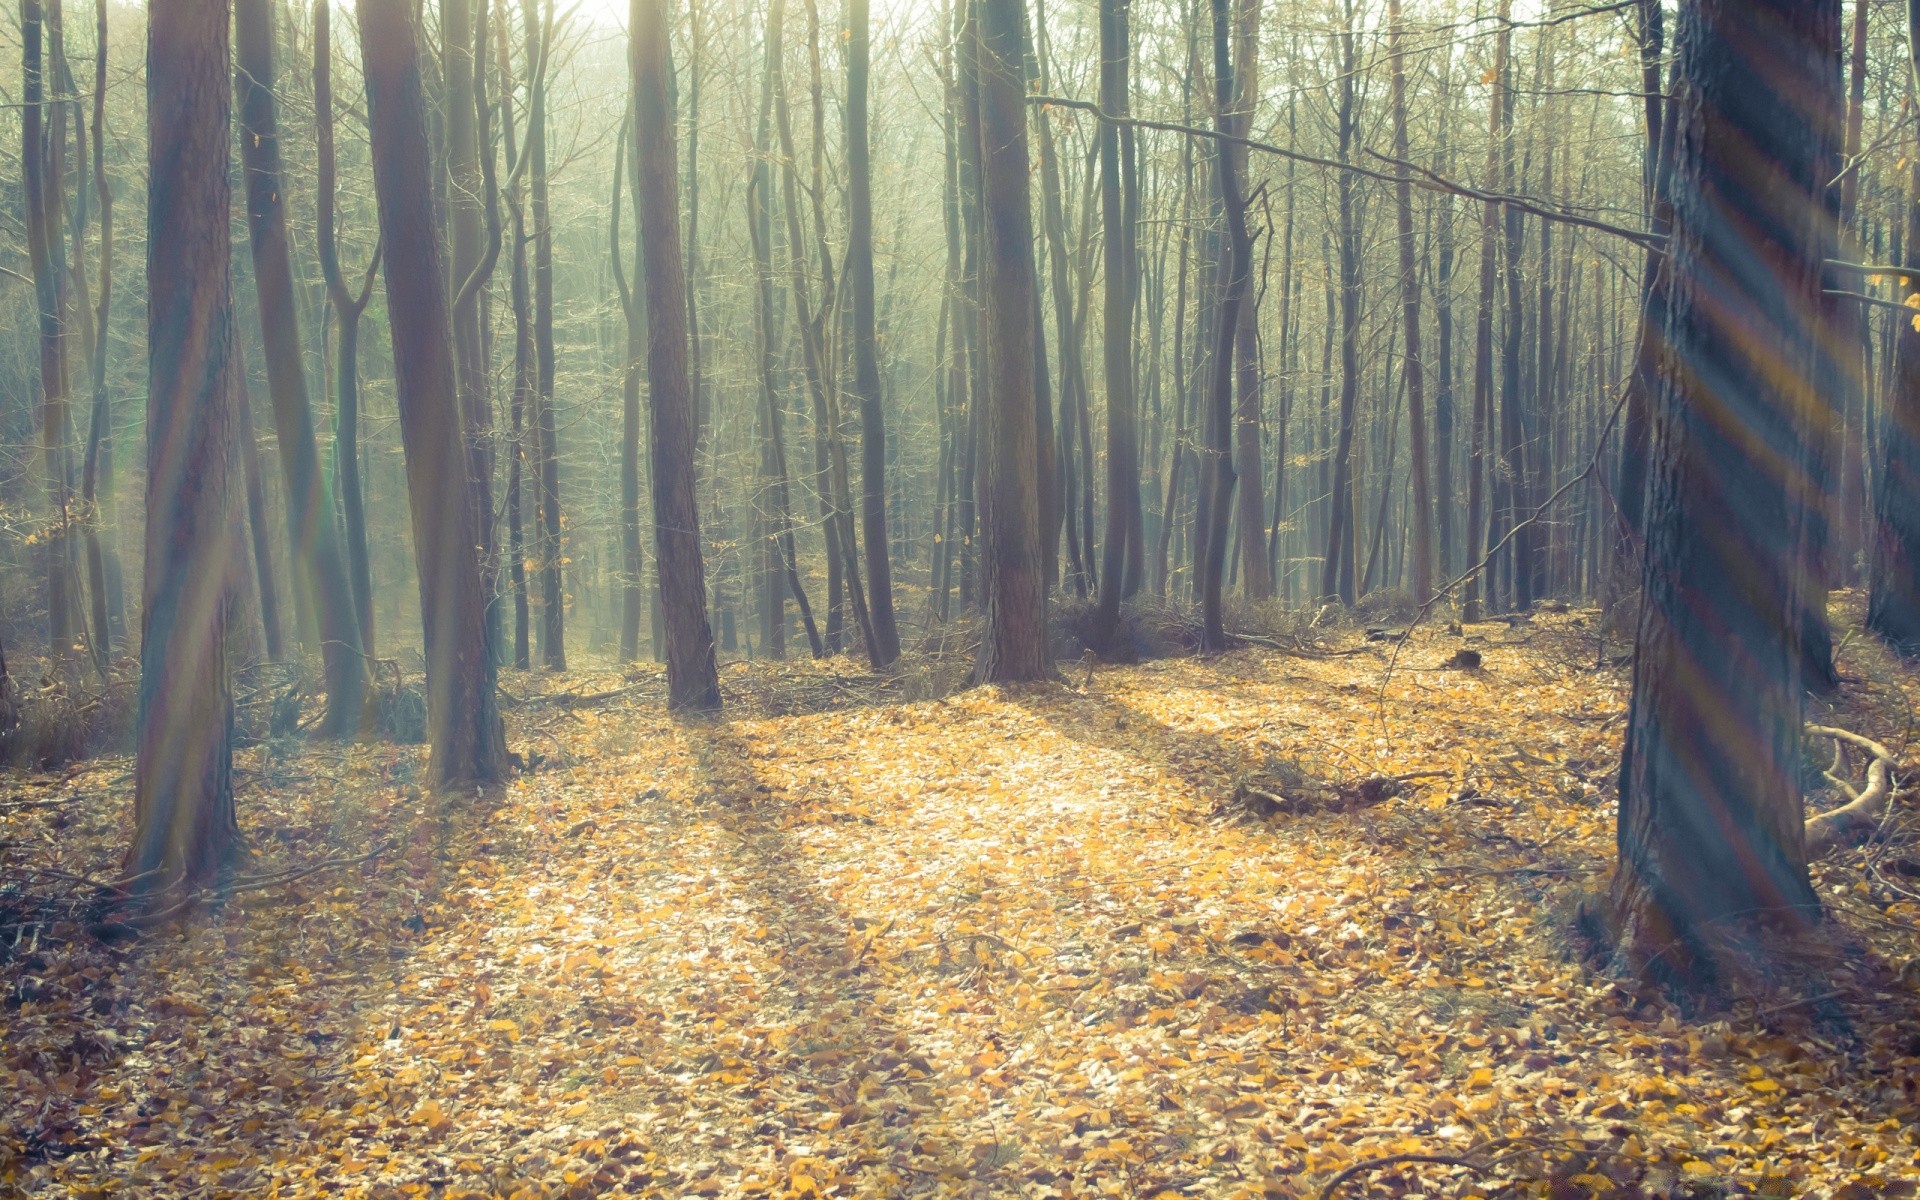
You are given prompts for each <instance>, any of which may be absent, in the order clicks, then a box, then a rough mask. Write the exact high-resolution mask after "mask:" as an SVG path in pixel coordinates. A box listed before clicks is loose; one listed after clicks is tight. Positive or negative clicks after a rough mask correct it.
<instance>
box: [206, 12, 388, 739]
mask: <svg viewBox="0 0 1920 1200" xmlns="http://www.w3.org/2000/svg"><path fill="white" fill-rule="evenodd" d="M233 36H234V39H235V42H236V43H237V44H236V46H235V50H236V67H237V69H236V70H235V72H234V91H235V99H236V103H237V105H238V107H239V109H240V113H239V116H240V129H241V137H240V155H241V160H242V162H243V163H244V165H245V168H246V181H247V234H248V244H249V245H250V246H251V247H252V251H253V282H254V294H255V296H256V298H257V299H258V301H259V305H260V334H261V349H262V350H263V351H264V353H265V358H266V361H267V388H268V395H269V399H270V400H271V401H272V403H273V426H274V432H275V433H276V435H277V436H276V438H275V441H277V442H278V443H279V446H280V475H281V479H282V480H283V481H284V483H285V485H286V499H287V524H288V526H289V527H290V529H291V531H292V535H293V536H292V549H293V562H294V580H295V586H296V587H298V588H300V590H301V591H302V592H303V593H304V594H305V595H306V596H307V598H308V604H307V607H308V609H309V611H311V612H312V613H313V614H314V618H315V622H316V624H317V626H318V628H319V633H320V657H321V661H322V663H323V664H324V666H325V671H326V684H327V711H326V716H325V719H324V720H323V721H322V723H321V730H322V732H324V733H326V734H328V735H331V736H334V737H341V736H345V735H347V734H350V733H352V732H353V731H354V730H355V729H356V728H357V727H358V725H359V721H360V710H361V704H362V703H363V702H364V700H365V692H366V669H367V664H366V658H365V656H364V655H363V653H362V648H361V645H360V628H359V621H358V620H357V619H356V616H355V609H354V601H353V587H352V585H351V584H350V583H349V582H348V579H347V563H346V558H345V556H344V555H343V554H342V553H341V549H340V527H339V525H338V524H337V523H336V521H337V518H336V516H335V513H334V507H333V495H332V489H331V488H330V487H329V486H328V481H327V475H326V472H325V471H322V470H321V469H320V450H319V445H318V441H317V438H316V436H315V432H314V424H313V407H312V405H311V403H310V402H309V400H308V396H307V374H306V365H305V360H304V359H303V357H302V355H301V345H300V322H299V314H298V313H297V312H296V311H295V309H294V298H293V259H292V254H291V252H290V250H289V247H288V241H287V214H286V183H285V179H284V177H283V173H282V170H281V161H280V127H279V115H278V113H277V111H276V108H277V104H278V102H277V100H276V99H275V97H274V66H275V64H274V61H273V12H272V9H271V7H270V5H269V3H268V0H235V3H234V22H233Z"/></svg>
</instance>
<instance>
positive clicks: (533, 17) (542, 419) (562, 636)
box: [521, 0, 567, 671]
mask: <svg viewBox="0 0 1920 1200" xmlns="http://www.w3.org/2000/svg"><path fill="white" fill-rule="evenodd" d="M521 7H522V9H523V10H524V12H525V15H526V23H527V61H528V62H534V61H538V60H541V59H543V58H544V56H545V55H546V54H547V49H546V47H547V46H548V45H549V44H550V43H551V41H552V40H553V37H554V28H553V0H547V3H546V10H547V11H546V16H545V23H544V26H543V25H542V21H541V16H540V11H539V10H540V0H521ZM542 65H543V66H544V63H543V64H542ZM541 83H542V84H544V80H541ZM531 97H532V102H531V103H529V105H528V106H527V140H526V147H525V151H524V153H525V154H526V156H527V160H528V163H529V170H528V174H529V176H530V184H531V186H530V189H529V190H530V192H531V196H532V205H531V212H530V214H529V215H530V216H531V217H532V219H533V231H532V239H533V344H534V355H535V358H534V362H535V375H534V391H533V395H532V401H533V408H532V419H533V432H534V441H535V449H536V451H537V452H538V454H539V460H538V461H539V466H540V469H539V471H538V473H537V475H536V477H535V478H536V480H537V484H536V492H537V497H536V498H537V499H538V501H539V506H538V513H539V534H538V537H537V538H536V539H535V545H536V546H537V548H538V573H539V577H540V631H539V632H540V657H541V659H542V660H543V661H544V662H545V664H546V666H547V668H548V669H549V670H553V671H564V670H566V669H567V626H566V592H565V589H564V588H563V587H562V582H561V577H560V566H561V559H562V558H563V557H565V554H566V550H565V546H564V544H563V542H562V536H561V531H560V447H559V427H558V425H557V423H556V417H555V414H554V407H553V382H554V350H553V218H552V214H551V211H550V206H549V204H548V201H547V102H546V101H547V90H546V88H545V86H537V87H535V88H534V89H533V90H532V92H531Z"/></svg>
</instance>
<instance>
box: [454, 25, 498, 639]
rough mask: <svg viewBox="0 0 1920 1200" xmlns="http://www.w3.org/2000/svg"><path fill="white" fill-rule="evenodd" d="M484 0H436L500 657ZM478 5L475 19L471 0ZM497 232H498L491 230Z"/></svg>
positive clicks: (477, 466)
mask: <svg viewBox="0 0 1920 1200" xmlns="http://www.w3.org/2000/svg"><path fill="white" fill-rule="evenodd" d="M488 2H489V0H440V38H441V61H442V63H443V73H444V80H443V86H444V96H443V103H442V108H443V110H444V116H445V119H446V130H447V175H448V180H447V182H448V185H449V186H448V188H447V207H448V225H449V227H450V228H449V233H450V237H449V243H450V249H451V254H450V262H449V267H450V270H451V274H450V275H449V277H448V283H449V285H450V286H451V288H452V296H453V361H454V368H455V370H456V371H458V372H459V386H460V411H461V414H462V419H463V422H464V425H465V428H466V441H467V477H468V480H469V481H470V483H471V486H472V487H473V507H474V513H475V516H476V519H477V520H478V522H479V528H480V538H481V540H480V578H481V583H482V586H483V587H484V588H485V590H486V596H487V652H488V653H489V654H491V655H492V656H493V658H494V661H495V662H496V663H497V662H498V661H499V660H500V658H501V649H502V647H501V645H500V621H499V610H498V607H497V605H496V603H495V597H496V595H497V593H498V590H499V588H498V580H499V575H500V535H499V531H498V530H497V529H496V528H495V525H494V515H493V404H492V399H491V397H490V395H489V388H488V379H489V377H490V374H491V372H490V364H489V363H488V361H487V343H486V334H485V331H484V329H483V328H482V322H481V316H480V307H481V306H480V297H481V285H482V284H483V283H484V282H485V277H486V276H487V275H490V274H491V273H492V270H493V267H492V263H493V262H494V261H496V260H497V258H498V254H499V252H498V250H497V249H494V250H492V251H491V252H489V247H488V246H487V242H486V236H485V234H484V233H483V231H482V229H481V214H482V203H483V201H485V202H486V203H488V204H489V205H492V206H494V207H492V208H491V209H490V212H491V214H492V216H493V218H494V226H495V229H496V230H497V228H498V219H499V217H498V208H497V204H498V200H497V198H496V197H495V196H494V195H493V193H492V189H491V188H489V187H488V186H487V183H488V181H487V180H486V179H485V178H483V172H482V170H481V157H482V154H483V153H484V155H485V156H486V158H487V160H488V163H487V165H488V168H489V170H488V171H487V172H485V174H486V175H491V173H492V172H491V167H492V161H491V160H492V156H493V146H492V145H491V140H492V139H491V138H488V139H487V142H488V144H486V145H485V146H483V145H482V144H481V132H480V129H479V128H478V126H479V122H480V119H481V117H482V115H483V114H484V112H485V110H486V103H485V101H484V100H483V99H482V93H483V91H484V88H485V72H484V70H483V69H482V68H483V66H484V64H485V63H486V57H487V42H486V25H487V5H488ZM476 4H478V5H479V9H480V13H479V17H478V19H477V20H476V19H475V15H474V7H475V5H476ZM496 236H497V235H496Z"/></svg>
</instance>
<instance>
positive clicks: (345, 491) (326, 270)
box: [313, 0, 380, 655]
mask: <svg viewBox="0 0 1920 1200" xmlns="http://www.w3.org/2000/svg"><path fill="white" fill-rule="evenodd" d="M332 25H333V21H332V13H331V7H330V5H329V4H328V0H319V2H318V3H317V4H315V5H314V11H313V103H314V113H315V121H316V122H317V124H316V143H317V146H318V151H319V153H318V158H319V167H318V176H319V179H318V197H317V202H318V207H319V215H318V225H319V231H318V241H319V251H320V269H321V273H322V275H323V276H324V278H325V280H326V284H327V300H328V303H330V304H331V305H332V306H333V312H334V318H335V330H336V331H335V334H334V337H335V343H334V354H335V362H334V372H333V378H334V405H335V412H334V472H335V474H336V476H337V485H338V487H339V489H340V501H341V515H342V517H343V518H344V522H345V525H346V539H347V569H348V572H349V574H350V579H351V583H352V588H353V607H354V612H355V614H356V616H357V619H358V625H359V629H360V648H361V649H362V650H364V651H365V652H366V653H367V654H368V655H372V654H373V653H374V636H373V575H372V568H371V567H370V565H369V562H368V557H367V514H366V491H365V489H364V488H363V486H362V485H361V482H360V318H361V315H362V314H363V313H365V312H366V309H367V301H368V300H369V298H371V297H372V295H373V284H374V278H375V275H376V274H377V273H378V271H379V267H380V252H379V249H378V248H377V247H376V249H375V250H374V253H373V254H372V256H371V257H370V258H369V260H368V262H367V269H366V274H365V275H364V276H363V277H362V279H361V281H360V290H359V291H358V292H357V293H356V292H352V291H349V290H348V288H347V281H346V277H345V275H344V274H343V273H342V271H341V269H340V248H339V241H338V237H337V230H336V229H335V227H334V226H335V221H334V208H335V203H336V201H335V176H336V174H337V173H338V165H337V161H336V160H337V155H336V154H335V152H334V124H333V31H332Z"/></svg>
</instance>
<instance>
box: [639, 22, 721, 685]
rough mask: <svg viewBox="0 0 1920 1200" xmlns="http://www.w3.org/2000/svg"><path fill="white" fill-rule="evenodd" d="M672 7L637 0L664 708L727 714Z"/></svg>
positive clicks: (642, 202)
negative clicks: (684, 224)
mask: <svg viewBox="0 0 1920 1200" xmlns="http://www.w3.org/2000/svg"><path fill="white" fill-rule="evenodd" d="M666 9H667V6H666V0H632V9H631V15H630V24H629V25H628V28H629V30H631V39H632V44H631V48H630V54H631V65H632V71H633V96H634V153H635V155H636V160H635V161H636V162H637V164H638V166H639V169H640V239H641V244H642V245H643V246H644V247H645V260H646V263H645V265H646V296H647V382H648V391H649V400H650V402H651V407H652V415H653V448H652V449H653V534H654V561H655V563H656V564H657V566H658V571H659V576H660V598H661V601H662V605H663V607H664V609H665V611H666V632H667V703H668V705H669V707H672V708H681V709H713V708H718V707H720V676H719V671H718V669H717V667H716V666H715V664H714V657H713V631H712V630H711V629H710V628H709V627H708V625H707V590H706V578H705V571H704V569H703V567H702V564H701V555H700V520H699V513H698V511H697V509H696V506H695V503H694V486H695V479H694V453H695V428H696V427H695V419H694V410H693V383H692V379H691V376H690V375H689V372H688V366H687V345H688V317H687V276H686V260H685V259H684V258H683V257H682V255H681V252H680V170H679V165H678V163H677V162H676V161H675V155H674V131H673V109H672V107H671V102H670V100H669V99H668V83H669V77H670V75H671V73H672V63H671V61H670V58H669V47H668V30H669V25H668V21H667V11H666Z"/></svg>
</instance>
